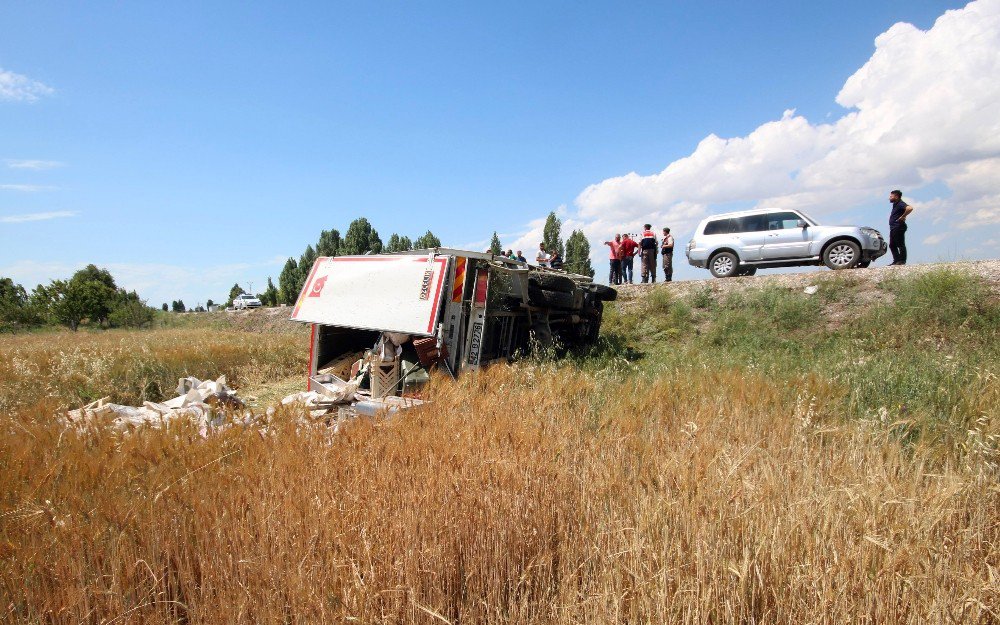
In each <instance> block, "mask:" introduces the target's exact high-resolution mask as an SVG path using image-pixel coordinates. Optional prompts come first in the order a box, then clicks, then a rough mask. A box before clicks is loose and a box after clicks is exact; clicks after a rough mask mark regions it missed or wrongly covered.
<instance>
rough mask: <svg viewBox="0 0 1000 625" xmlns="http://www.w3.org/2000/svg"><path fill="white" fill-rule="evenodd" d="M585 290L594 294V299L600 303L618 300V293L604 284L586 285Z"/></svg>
mask: <svg viewBox="0 0 1000 625" xmlns="http://www.w3.org/2000/svg"><path fill="white" fill-rule="evenodd" d="M586 288H587V290H588V291H590V292H591V293H593V294H594V298H595V299H597V300H599V301H602V302H613V301H615V300H616V299H618V291H616V290H614V289H612V288H611V287H610V286H606V285H604V284H588V285H587V287H586Z"/></svg>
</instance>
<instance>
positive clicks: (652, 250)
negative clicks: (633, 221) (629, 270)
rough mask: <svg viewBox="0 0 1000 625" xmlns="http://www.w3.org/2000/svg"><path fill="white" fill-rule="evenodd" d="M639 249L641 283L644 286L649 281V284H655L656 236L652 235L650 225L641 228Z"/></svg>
mask: <svg viewBox="0 0 1000 625" xmlns="http://www.w3.org/2000/svg"><path fill="white" fill-rule="evenodd" d="M639 249H640V250H642V251H641V258H642V283H643V284H646V280H647V279H649V281H650V282H651V283H655V282H656V235H655V234H653V226H652V224H644V225H643V226H642V238H641V239H639Z"/></svg>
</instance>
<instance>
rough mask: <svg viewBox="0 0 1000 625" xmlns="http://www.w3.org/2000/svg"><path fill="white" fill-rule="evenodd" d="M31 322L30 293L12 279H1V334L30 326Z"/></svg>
mask: <svg viewBox="0 0 1000 625" xmlns="http://www.w3.org/2000/svg"><path fill="white" fill-rule="evenodd" d="M30 320H31V311H30V310H29V308H28V293H27V292H26V291H25V290H24V287H23V286H21V285H20V284H15V283H14V281H13V280H11V279H10V278H0V332H3V331H8V330H9V331H12V330H15V329H17V328H18V327H20V326H23V325H28V323H30Z"/></svg>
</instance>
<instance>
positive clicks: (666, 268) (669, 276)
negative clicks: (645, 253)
mask: <svg viewBox="0 0 1000 625" xmlns="http://www.w3.org/2000/svg"><path fill="white" fill-rule="evenodd" d="M660 259H661V261H662V262H663V281H664V282H670V281H672V280H673V279H674V236H673V235H672V234H670V228H664V229H663V238H662V239H660Z"/></svg>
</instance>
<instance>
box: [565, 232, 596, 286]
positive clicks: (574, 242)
mask: <svg viewBox="0 0 1000 625" xmlns="http://www.w3.org/2000/svg"><path fill="white" fill-rule="evenodd" d="M565 269H566V271H569V272H570V273H578V274H580V275H584V276H590V277H591V278H593V277H594V268H593V267H592V266H591V264H590V242H589V241H587V237H586V236H585V235H584V234H583V230H574V231H573V232H572V233H570V235H569V238H568V239H566V260H565Z"/></svg>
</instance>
